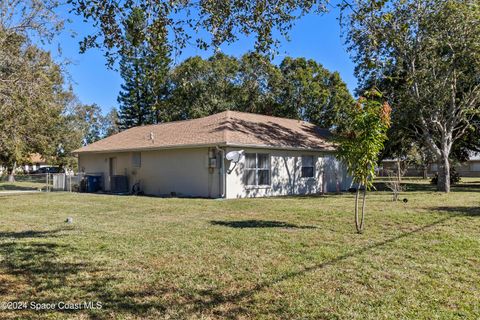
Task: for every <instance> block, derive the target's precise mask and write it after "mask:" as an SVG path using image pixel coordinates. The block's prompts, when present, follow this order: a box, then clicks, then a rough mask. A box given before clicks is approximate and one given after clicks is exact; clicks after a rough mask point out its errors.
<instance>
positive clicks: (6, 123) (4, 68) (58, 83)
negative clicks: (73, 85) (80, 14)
mask: <svg viewBox="0 0 480 320" xmlns="http://www.w3.org/2000/svg"><path fill="white" fill-rule="evenodd" d="M8 34H9V35H7V36H6V35H5V31H4V30H2V29H0V38H3V39H6V41H5V43H4V45H3V46H1V47H0V57H1V58H0V162H1V163H2V164H3V165H6V166H7V168H8V171H9V173H10V176H9V180H10V181H13V180H14V173H15V169H16V167H17V164H18V163H20V162H22V161H23V160H26V159H27V158H28V157H29V155H30V154H31V153H35V152H36V153H40V154H42V155H44V156H54V154H55V153H56V146H57V145H56V142H55V141H54V137H55V133H56V132H57V128H58V123H59V122H60V121H61V116H62V112H63V109H64V107H65V105H66V103H67V101H68V99H69V93H68V92H66V91H64V90H63V83H64V82H63V77H62V72H61V69H60V67H59V66H58V65H57V64H56V63H54V62H53V61H52V59H51V57H50V54H49V53H48V52H45V51H43V50H41V49H39V48H38V47H36V46H34V45H31V44H29V42H28V40H27V38H25V37H24V36H22V35H19V34H15V33H11V32H8Z"/></svg>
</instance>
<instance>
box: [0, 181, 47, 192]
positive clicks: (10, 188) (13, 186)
mask: <svg viewBox="0 0 480 320" xmlns="http://www.w3.org/2000/svg"><path fill="white" fill-rule="evenodd" d="M43 187H45V184H43V185H41V184H39V186H38V187H37V186H31V187H30V186H29V187H26V186H20V185H17V184H4V183H0V191H36V190H38V189H43Z"/></svg>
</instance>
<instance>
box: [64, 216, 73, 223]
mask: <svg viewBox="0 0 480 320" xmlns="http://www.w3.org/2000/svg"><path fill="white" fill-rule="evenodd" d="M65 222H66V223H68V224H70V223H73V218H72V217H68V218H67V220H65Z"/></svg>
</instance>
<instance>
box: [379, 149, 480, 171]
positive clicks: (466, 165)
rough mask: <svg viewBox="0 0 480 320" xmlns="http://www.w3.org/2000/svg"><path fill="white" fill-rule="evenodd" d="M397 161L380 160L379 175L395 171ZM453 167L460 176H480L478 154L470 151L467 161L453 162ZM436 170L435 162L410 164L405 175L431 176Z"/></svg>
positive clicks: (479, 156)
mask: <svg viewBox="0 0 480 320" xmlns="http://www.w3.org/2000/svg"><path fill="white" fill-rule="evenodd" d="M397 162H398V161H397V160H396V159H385V160H382V162H381V165H380V166H379V175H381V176H382V175H383V176H384V175H386V174H387V171H394V172H396V170H397V166H398V164H397ZM453 168H455V170H456V171H457V173H458V174H459V175H460V177H480V154H479V153H473V152H472V153H471V154H470V156H469V159H468V160H467V161H465V162H462V163H457V164H454V165H453ZM437 172H438V165H437V164H436V163H431V164H428V165H426V166H420V165H411V166H409V167H408V168H407V171H406V173H405V176H409V177H421V176H424V177H432V176H434V175H435V174H436V173H437Z"/></svg>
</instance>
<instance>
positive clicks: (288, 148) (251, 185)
mask: <svg viewBox="0 0 480 320" xmlns="http://www.w3.org/2000/svg"><path fill="white" fill-rule="evenodd" d="M328 138H329V132H328V130H326V129H321V128H318V127H316V126H315V125H313V124H311V123H308V122H304V121H298V120H292V119H284V118H278V117H271V116H265V115H258V114H251V113H243V112H234V111H225V112H221V113H218V114H214V115H211V116H208V117H204V118H199V119H193V120H186V121H176V122H168V123H162V124H156V125H146V126H139V127H134V128H130V129H128V130H125V131H122V132H120V133H118V134H116V135H113V136H110V137H108V138H105V139H103V140H100V141H97V142H95V143H92V144H90V145H87V146H85V147H83V148H81V149H78V150H76V151H75V153H77V154H78V167H79V170H80V172H83V173H85V174H87V175H97V176H101V177H103V179H102V180H103V182H102V186H101V188H102V189H103V190H104V191H107V192H108V191H111V192H114V191H115V188H116V186H117V184H119V181H127V182H126V184H127V185H128V188H129V189H128V190H132V187H133V186H134V185H135V186H140V189H141V190H142V191H143V192H144V193H145V194H149V195H157V196H178V197H207V198H243V197H263V196H279V195H304V194H317V193H323V192H332V191H333V192H334V191H340V190H346V189H348V188H349V187H350V184H351V179H350V178H348V176H347V173H346V170H345V168H344V167H343V166H342V165H341V164H340V163H339V162H338V161H337V160H336V159H335V156H334V150H335V149H334V146H333V144H332V143H331V142H329V141H328ZM231 151H243V156H242V157H241V158H240V160H239V161H238V163H236V164H235V163H232V162H231V161H228V160H227V159H226V157H225V155H226V154H227V153H229V152H231ZM119 177H120V178H121V179H120V180H119ZM123 184H125V182H124V183H123Z"/></svg>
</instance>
